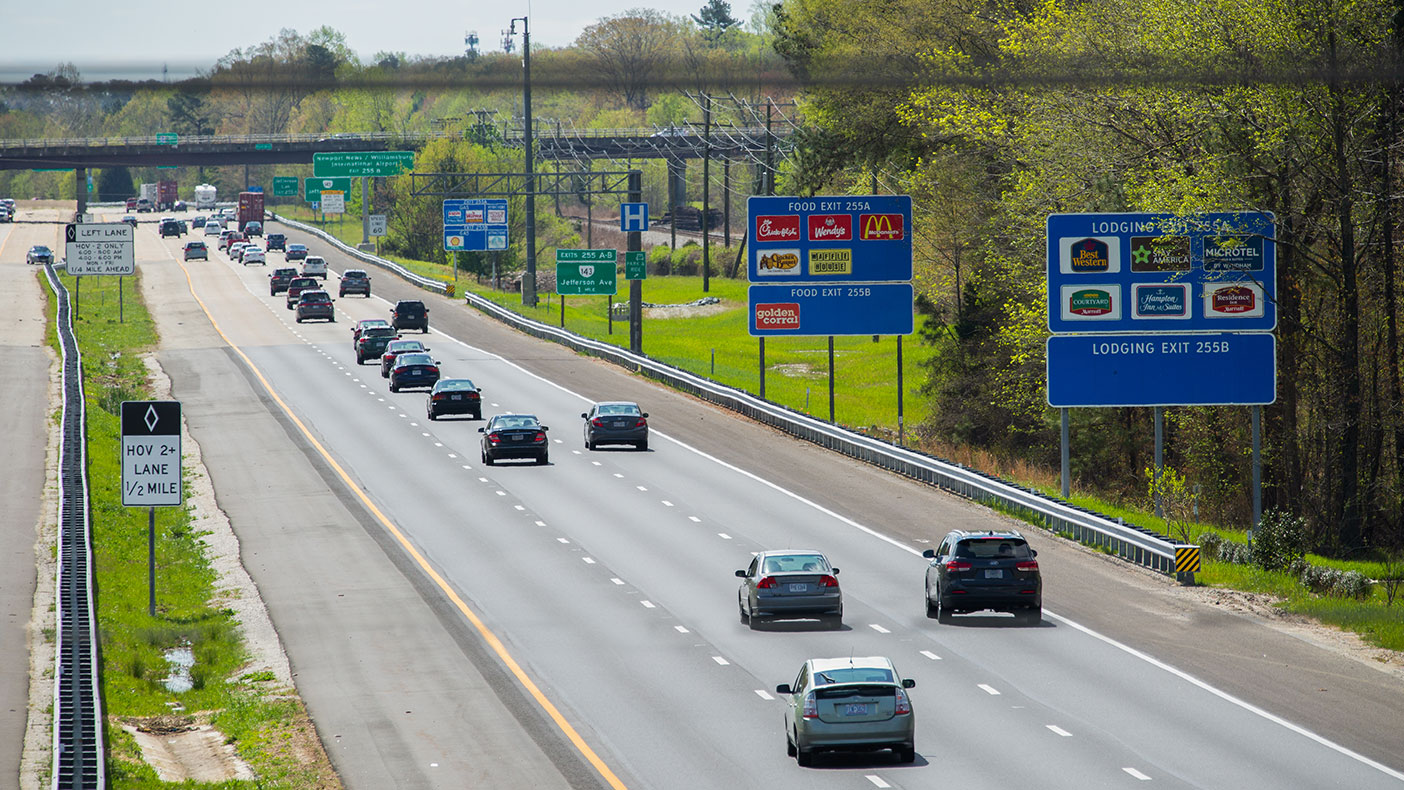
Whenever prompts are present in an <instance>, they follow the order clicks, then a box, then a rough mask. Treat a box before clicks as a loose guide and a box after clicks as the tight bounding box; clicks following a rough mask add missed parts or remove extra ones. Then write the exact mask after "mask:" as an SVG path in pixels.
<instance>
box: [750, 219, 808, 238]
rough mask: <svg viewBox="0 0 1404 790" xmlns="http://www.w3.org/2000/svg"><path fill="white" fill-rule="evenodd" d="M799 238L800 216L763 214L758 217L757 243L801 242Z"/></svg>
mask: <svg viewBox="0 0 1404 790" xmlns="http://www.w3.org/2000/svg"><path fill="white" fill-rule="evenodd" d="M799 237H800V221H799V215H798V214H782V215H778V216H775V215H765V214H761V215H758V216H757V217H756V241H799Z"/></svg>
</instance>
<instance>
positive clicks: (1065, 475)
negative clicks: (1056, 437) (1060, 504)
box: [1058, 407, 1072, 499]
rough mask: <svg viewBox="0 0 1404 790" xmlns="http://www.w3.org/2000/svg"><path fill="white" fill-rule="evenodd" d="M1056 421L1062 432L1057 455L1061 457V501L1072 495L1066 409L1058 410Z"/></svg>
mask: <svg viewBox="0 0 1404 790" xmlns="http://www.w3.org/2000/svg"><path fill="white" fill-rule="evenodd" d="M1058 421H1059V422H1060V423H1061V424H1062V426H1061V427H1062V430H1061V431H1060V433H1061V434H1062V449H1061V452H1060V453H1059V455H1060V456H1061V457H1062V474H1061V475H1060V477H1061V478H1062V483H1063V499H1067V498H1068V496H1070V495H1071V493H1072V468H1071V459H1069V457H1068V434H1069V433H1070V431H1069V430H1068V410H1067V407H1063V408H1061V409H1059V410H1058Z"/></svg>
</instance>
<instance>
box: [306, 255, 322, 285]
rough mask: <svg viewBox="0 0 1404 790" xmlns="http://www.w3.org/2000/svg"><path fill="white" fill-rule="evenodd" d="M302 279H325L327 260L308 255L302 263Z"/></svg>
mask: <svg viewBox="0 0 1404 790" xmlns="http://www.w3.org/2000/svg"><path fill="white" fill-rule="evenodd" d="M302 276H303V277H320V278H322V279H323V280H325V279H327V259H326V258H319V257H317V256H316V255H309V256H307V257H306V258H304V259H303V261H302Z"/></svg>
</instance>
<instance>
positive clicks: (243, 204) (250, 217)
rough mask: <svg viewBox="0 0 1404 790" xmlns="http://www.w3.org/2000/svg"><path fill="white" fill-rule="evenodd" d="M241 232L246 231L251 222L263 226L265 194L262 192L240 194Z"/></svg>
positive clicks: (239, 217)
mask: <svg viewBox="0 0 1404 790" xmlns="http://www.w3.org/2000/svg"><path fill="white" fill-rule="evenodd" d="M238 221H239V230H244V228H246V227H247V226H248V224H249V223H250V222H257V223H258V224H259V226H260V228H262V226H263V193H262V192H240V193H239V216H238Z"/></svg>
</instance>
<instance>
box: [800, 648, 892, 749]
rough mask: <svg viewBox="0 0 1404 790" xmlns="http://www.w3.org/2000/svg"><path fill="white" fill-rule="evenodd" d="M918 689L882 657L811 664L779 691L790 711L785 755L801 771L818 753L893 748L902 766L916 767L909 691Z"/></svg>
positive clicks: (813, 662) (816, 659)
mask: <svg viewBox="0 0 1404 790" xmlns="http://www.w3.org/2000/svg"><path fill="white" fill-rule="evenodd" d="M915 686H916V681H914V680H911V679H905V678H903V677H902V676H901V675H899V674H898V673H897V668H896V667H895V666H893V665H892V661H891V659H888V658H884V657H882V656H865V657H861V658H857V657H844V658H811V659H809V660H808V661H806V662H804V666H802V667H800V671H799V674H798V675H796V676H795V681H794V683H787V684H784V685H781V686H776V687H775V692H776V693H777V694H779V695H781V697H783V698H784V700H785V703H786V706H787V707H786V709H785V752H786V753H787V754H789V755H790V756H791V757H793V758H795V760H796V761H797V762H798V763H799V764H800V765H802V766H808V765H811V764H812V763H813V761H814V753H815V752H817V751H820V750H824V751H877V750H879V749H891V750H892V752H893V754H894V755H896V757H897V761H898V762H902V763H910V762H913V761H914V760H916V715H915V714H914V713H912V700H911V697H910V696H909V695H908V694H907V689H910V688H913V687H915Z"/></svg>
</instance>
